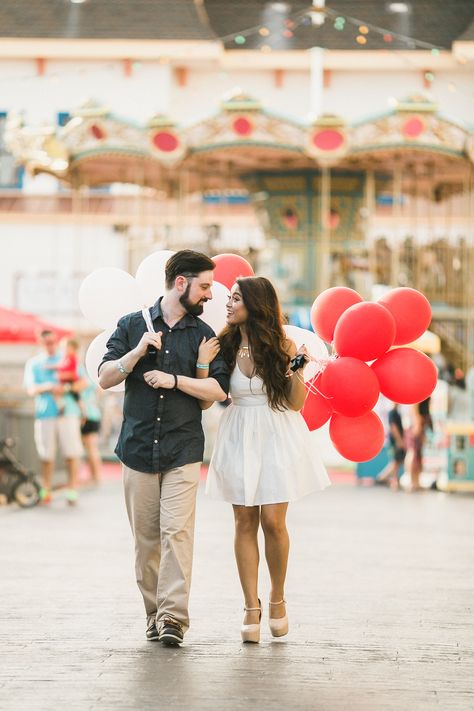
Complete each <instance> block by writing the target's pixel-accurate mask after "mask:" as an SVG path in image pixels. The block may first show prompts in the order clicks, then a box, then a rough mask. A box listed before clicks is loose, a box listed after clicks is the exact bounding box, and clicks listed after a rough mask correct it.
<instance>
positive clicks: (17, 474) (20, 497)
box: [0, 437, 41, 508]
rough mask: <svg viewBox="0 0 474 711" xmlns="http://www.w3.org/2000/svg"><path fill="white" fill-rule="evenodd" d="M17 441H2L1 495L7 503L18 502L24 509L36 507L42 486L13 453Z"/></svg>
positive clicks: (8, 438) (0, 441) (0, 443)
mask: <svg viewBox="0 0 474 711" xmlns="http://www.w3.org/2000/svg"><path fill="white" fill-rule="evenodd" d="M14 446H15V441H14V440H13V439H12V438H11V437H7V438H6V439H0V495H3V496H5V497H6V499H7V502H8V503H10V502H11V501H16V502H17V503H18V504H19V505H20V506H22V507H23V508H31V507H32V506H36V504H37V503H38V501H39V500H40V489H41V487H40V485H39V483H38V481H37V479H36V474H35V473H34V472H32V471H30V470H28V469H26V467H24V466H23V465H22V464H21V463H20V462H19V461H18V459H17V458H16V457H15V455H14V454H13V452H12V449H13V447H14Z"/></svg>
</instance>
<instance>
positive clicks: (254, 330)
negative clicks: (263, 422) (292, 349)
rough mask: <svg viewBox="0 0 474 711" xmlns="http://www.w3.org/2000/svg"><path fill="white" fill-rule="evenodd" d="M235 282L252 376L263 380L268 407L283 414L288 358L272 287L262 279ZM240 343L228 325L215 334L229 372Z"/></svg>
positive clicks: (237, 331)
mask: <svg viewBox="0 0 474 711" xmlns="http://www.w3.org/2000/svg"><path fill="white" fill-rule="evenodd" d="M236 281H237V284H238V285H239V288H240V293H241V294H242V299H243V302H244V306H245V308H246V309H247V312H248V318H247V321H246V323H245V330H246V331H247V336H248V341H249V347H250V352H251V355H252V359H253V362H254V364H255V375H258V376H259V377H260V378H262V380H263V383H264V385H265V389H266V392H267V397H268V401H269V403H270V407H272V408H273V409H274V410H283V409H285V407H286V405H287V401H288V391H289V387H290V381H289V378H287V377H286V373H287V371H288V366H289V364H290V356H289V355H288V353H287V350H288V346H289V341H288V339H287V337H286V335H285V332H284V330H283V316H282V313H281V307H280V303H279V301H278V297H277V295H276V292H275V289H274V288H273V285H272V283H271V282H270V281H269V280H268V279H266V278H265V277H241V278H239V279H237V280H236ZM240 340H241V334H240V328H239V326H237V325H228V326H226V327H225V328H224V330H223V331H222V332H221V333H220V334H219V341H220V344H221V353H222V355H223V357H224V360H225V361H226V363H227V365H228V366H229V368H230V369H231V370H233V369H234V367H235V363H236V358H237V351H238V350H239V347H240Z"/></svg>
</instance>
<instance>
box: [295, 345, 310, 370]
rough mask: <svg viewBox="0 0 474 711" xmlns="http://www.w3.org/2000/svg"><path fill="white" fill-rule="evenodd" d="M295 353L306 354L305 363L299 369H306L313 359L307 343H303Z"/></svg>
mask: <svg viewBox="0 0 474 711" xmlns="http://www.w3.org/2000/svg"><path fill="white" fill-rule="evenodd" d="M295 355H297V356H298V355H304V363H303V365H302V366H301V368H300V369H299V370H304V369H305V368H306V366H307V365H308V363H309V361H310V360H311V358H310V355H309V353H308V349H307V348H306V346H305V344H304V343H303V345H301V346H300V347H299V348H298V350H297V351H296V354H295Z"/></svg>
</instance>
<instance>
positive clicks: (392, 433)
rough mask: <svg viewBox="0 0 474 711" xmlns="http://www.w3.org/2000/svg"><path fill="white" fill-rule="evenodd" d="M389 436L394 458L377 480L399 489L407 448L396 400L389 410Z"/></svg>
mask: <svg viewBox="0 0 474 711" xmlns="http://www.w3.org/2000/svg"><path fill="white" fill-rule="evenodd" d="M388 438H389V442H390V449H391V455H392V459H391V461H390V462H389V464H388V465H387V466H386V467H385V469H384V470H383V471H382V472H381V474H379V476H378V477H377V482H378V483H390V486H391V488H392V489H394V490H398V489H399V488H400V476H401V473H402V471H403V464H404V462H405V457H406V453H407V450H406V445H405V431H404V429H403V423H402V418H401V415H400V412H399V410H398V404H397V403H396V402H394V403H393V407H392V408H391V410H389V412H388Z"/></svg>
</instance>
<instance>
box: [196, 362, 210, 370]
mask: <svg viewBox="0 0 474 711" xmlns="http://www.w3.org/2000/svg"><path fill="white" fill-rule="evenodd" d="M196 368H200V369H202V370H207V368H209V363H196Z"/></svg>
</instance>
